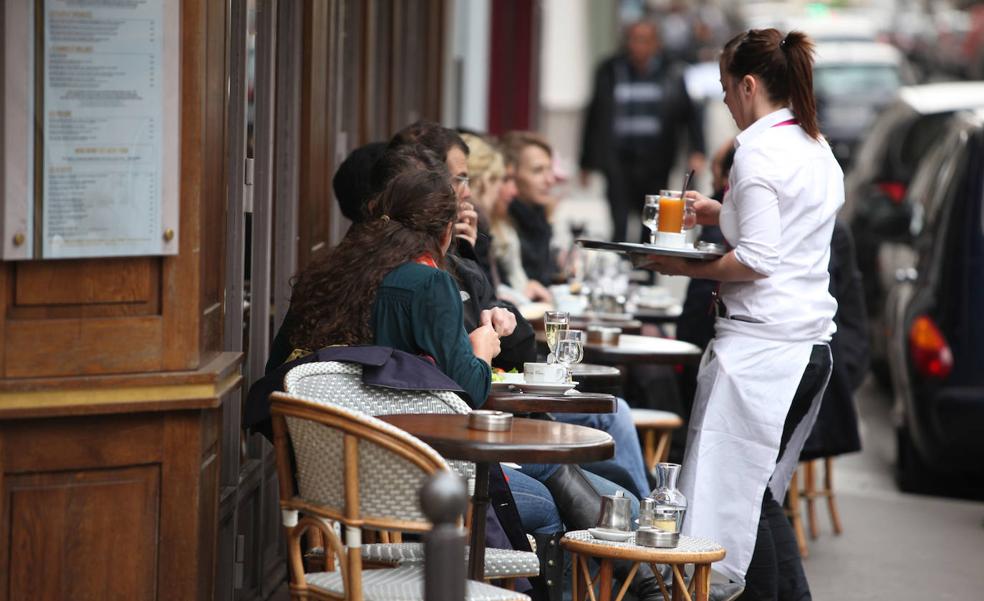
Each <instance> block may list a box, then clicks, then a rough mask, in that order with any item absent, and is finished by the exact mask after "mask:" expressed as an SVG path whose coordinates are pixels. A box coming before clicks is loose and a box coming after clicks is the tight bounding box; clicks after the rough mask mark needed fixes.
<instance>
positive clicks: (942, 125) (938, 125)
mask: <svg viewBox="0 0 984 601" xmlns="http://www.w3.org/2000/svg"><path fill="white" fill-rule="evenodd" d="M951 115H952V113H936V114H933V115H924V116H922V117H920V118H919V119H917V120H916V121H915V123H913V124H912V126H911V127H909V128H908V129H906V130H905V131H904V132H900V133H904V136H903V137H902V138H901V139H900V140H899V141H898V144H894V145H893V148H895V149H897V153H895V156H894V157H893V159H894V160H893V162H892V166H891V168H892V173H893V175H894V176H895V177H894V178H893V179H896V180H901V181H905V180H904V178H906V177H907V176H909V175H911V174H912V172H913V171H914V170H915V168H916V167H917V166H918V164H919V160H920V159H921V158H922V157H924V156H925V155H926V149H927V148H929V147H930V146H932V145H933V144H934V143H935V142H936V141H937V140H938V139H939V138H940V136H942V135H943V133H944V132H945V131H946V121H947V119H949V118H950V116H951Z"/></svg>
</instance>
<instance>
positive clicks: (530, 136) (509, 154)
mask: <svg viewBox="0 0 984 601" xmlns="http://www.w3.org/2000/svg"><path fill="white" fill-rule="evenodd" d="M500 146H501V147H502V158H503V159H505V161H506V165H514V166H515V165H519V157H520V155H521V154H523V150H524V149H525V148H526V147H527V146H538V147H540V148H542V149H543V150H544V152H546V153H547V155H549V156H551V157H553V149H552V148H550V144H549V143H548V142H547V140H546V138H544V137H543V136H541V135H540V134H537V133H533V132H531V131H511V132H509V133H507V134H506V135H504V136H502V140H500Z"/></svg>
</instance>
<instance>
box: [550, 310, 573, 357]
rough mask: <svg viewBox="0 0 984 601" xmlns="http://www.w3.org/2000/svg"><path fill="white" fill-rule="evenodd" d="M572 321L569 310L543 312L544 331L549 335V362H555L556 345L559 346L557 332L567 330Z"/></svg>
mask: <svg viewBox="0 0 984 601" xmlns="http://www.w3.org/2000/svg"><path fill="white" fill-rule="evenodd" d="M570 321H571V314H570V313H568V312H567V311H547V312H545V313H544V314H543V331H544V333H545V334H546V336H547V348H548V349H550V353H549V354H548V355H547V363H553V362H554V359H555V356H554V347H556V346H557V333H558V332H560V331H561V330H566V329H567V325H568V324H569V323H570Z"/></svg>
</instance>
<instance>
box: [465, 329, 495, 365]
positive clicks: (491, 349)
mask: <svg viewBox="0 0 984 601" xmlns="http://www.w3.org/2000/svg"><path fill="white" fill-rule="evenodd" d="M468 340H469V341H470V342H471V347H472V352H473V353H475V356H476V357H478V358H479V359H481V360H482V361H485V362H486V363H488V364H489V365H492V359H493V357H495V356H497V355H498V354H499V351H500V350H501V349H500V347H499V335H498V334H496V333H495V328H493V327H492V326H491V325H484V326H478V327H477V328H475V329H474V330H472V333H471V334H469V335H468Z"/></svg>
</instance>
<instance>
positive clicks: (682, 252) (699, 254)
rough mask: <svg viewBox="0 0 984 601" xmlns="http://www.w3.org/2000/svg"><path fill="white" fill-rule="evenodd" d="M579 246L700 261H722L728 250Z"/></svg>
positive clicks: (620, 244)
mask: <svg viewBox="0 0 984 601" xmlns="http://www.w3.org/2000/svg"><path fill="white" fill-rule="evenodd" d="M577 243H578V244H580V245H581V246H583V247H584V248H590V249H593V250H609V251H613V252H620V253H625V254H630V255H664V256H668V257H683V258H684V259H699V260H701V261H713V260H715V259H720V258H721V257H722V256H723V255H724V254H725V253H726V252H727V249H726V248H725V247H723V246H721V245H719V244H702V245H700V246H699V247H696V248H695V247H692V246H690V247H687V248H669V247H666V246H656V245H655V244H640V243H637V242H607V241H604V240H584V239H579V240H578V241H577Z"/></svg>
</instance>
